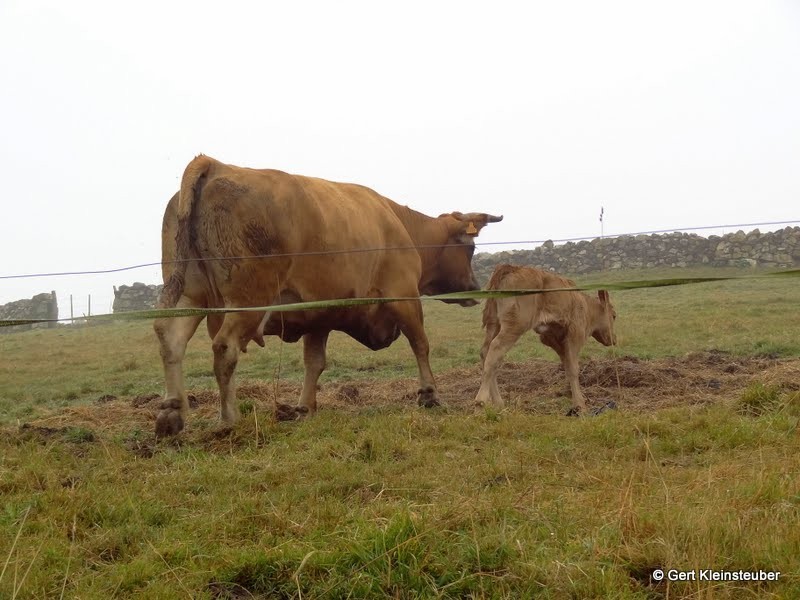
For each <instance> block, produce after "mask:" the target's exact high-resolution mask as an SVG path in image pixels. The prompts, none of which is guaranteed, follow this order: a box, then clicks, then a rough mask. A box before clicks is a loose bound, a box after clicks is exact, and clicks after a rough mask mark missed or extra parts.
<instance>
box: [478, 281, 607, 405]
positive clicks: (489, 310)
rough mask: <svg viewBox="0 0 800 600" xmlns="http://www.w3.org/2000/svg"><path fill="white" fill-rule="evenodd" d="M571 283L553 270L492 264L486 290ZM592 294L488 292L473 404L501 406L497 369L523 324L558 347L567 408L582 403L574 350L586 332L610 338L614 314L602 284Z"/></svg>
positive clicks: (556, 286) (545, 287) (602, 339)
mask: <svg viewBox="0 0 800 600" xmlns="http://www.w3.org/2000/svg"><path fill="white" fill-rule="evenodd" d="M573 287H575V283H574V282H573V281H571V280H570V279H566V278H564V277H561V276H560V275H557V274H555V273H548V272H546V271H542V270H541V269H534V268H531V267H516V266H513V265H498V266H497V267H495V269H494V273H492V278H491V280H490V281H489V285H488V289H490V290H515V289H521V290H524V289H530V290H539V289H542V290H552V289H561V288H573ZM597 295H598V297H597V298H593V297H591V296H587V295H586V294H583V293H581V292H577V291H573V292H569V291H559V292H545V293H540V294H535V295H529V296H514V297H507V298H489V299H488V300H487V301H486V305H485V306H484V307H483V326H484V327H485V328H486V338H485V339H484V342H483V348H481V365H482V367H483V380H482V382H481V389H480V390H479V391H478V395H477V396H476V397H475V401H476V403H478V404H481V405H483V404H485V403H487V402H490V403H491V404H493V405H495V406H502V405H503V399H502V398H501V397H500V390H499V388H498V387H497V369H498V367H499V366H500V363H501V362H502V360H503V356H505V354H506V352H508V351H509V350H510V349H511V347H512V346H513V345H514V344H515V343H516V341H517V340H518V339H519V338H520V336H522V334H524V333H525V332H526V331H528V330H529V329H533V330H534V331H535V332H536V333H538V334H539V339H540V340H541V341H542V343H544V344H545V345H546V346H550V347H551V348H552V349H553V350H555V351H556V352H557V353H558V356H559V358H561V363H562V364H563V365H564V371H565V372H566V375H567V381H568V382H569V386H570V389H571V391H572V409H571V410H570V414H577V413H579V412H581V411H583V410H585V409H586V398H585V397H584V395H583V392H582V391H581V388H580V385H579V384H578V354H579V353H580V351H581V348H582V347H583V345H584V343H586V340H587V339H588V338H589V336H590V335H591V336H592V337H594V338H595V339H596V340H597V341H598V342H600V343H601V344H603V345H604V346H611V345H612V344H615V343H616V337H615V335H614V320H615V319H616V318H617V314H616V312H615V311H614V307H613V306H612V305H611V302H610V300H609V297H608V292H607V291H606V290H600V291H599V292H598V294H597Z"/></svg>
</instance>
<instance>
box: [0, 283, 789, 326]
mask: <svg viewBox="0 0 800 600" xmlns="http://www.w3.org/2000/svg"><path fill="white" fill-rule="evenodd" d="M797 276H800V269H791V270H787V271H776V272H773V273H765V274H763V275H737V276H729V277H677V278H667V279H641V280H635V281H618V282H615V283H610V282H609V283H593V284H589V285H582V286H578V287H572V288H553V289H546V290H542V289H538V290H533V289H529V290H475V291H471V292H453V293H450V294H437V295H434V296H421V297H416V296H414V297H389V298H339V299H332V300H315V301H312V302H295V303H291V304H274V305H272V306H246V307H231V308H155V309H150V310H136V311H128V312H119V313H109V314H102V315H91V316H85V317H75V318H72V319H70V318H68V317H67V318H63V319H0V327H14V326H17V325H33V324H36V323H57V322H61V321H81V322H84V321H112V320H113V321H117V320H139V319H161V318H166V317H196V316H206V315H213V314H225V313H234V312H289V311H298V310H316V309H321V308H347V307H350V306H361V305H365V304H384V303H386V302H404V301H409V300H456V301H457V300H483V299H485V298H508V297H512V296H529V295H533V294H545V293H549V292H565V291H567V292H578V291H590V290H609V291H621V290H633V289H638V288H654V287H669V286H677V285H690V284H694V283H709V282H714V281H731V280H744V279H774V278H782V277H797Z"/></svg>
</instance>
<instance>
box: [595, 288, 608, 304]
mask: <svg viewBox="0 0 800 600" xmlns="http://www.w3.org/2000/svg"><path fill="white" fill-rule="evenodd" d="M597 297H598V298H600V302H602V303H603V304H608V290H597Z"/></svg>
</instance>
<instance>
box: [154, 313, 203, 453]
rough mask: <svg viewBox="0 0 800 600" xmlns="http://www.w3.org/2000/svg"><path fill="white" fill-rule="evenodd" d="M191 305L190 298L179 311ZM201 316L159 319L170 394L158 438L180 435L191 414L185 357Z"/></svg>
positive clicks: (164, 404) (160, 417) (161, 415)
mask: <svg viewBox="0 0 800 600" xmlns="http://www.w3.org/2000/svg"><path fill="white" fill-rule="evenodd" d="M190 305H191V302H190V301H188V299H186V298H185V297H184V298H181V301H179V302H178V306H177V307H178V308H186V307H188V306H190ZM202 320H203V317H202V316H199V317H170V318H166V319H156V320H155V322H154V323H153V329H154V330H155V332H156V335H157V336H158V342H159V345H160V351H161V360H162V362H163V364H164V379H165V383H166V392H165V394H164V401H163V402H162V404H161V412H160V413H159V414H158V417H157V418H156V436H157V437H164V436H168V435H175V434H177V433H179V432H180V431H181V430H182V429H183V427H184V423H185V419H186V415H187V413H188V412H189V402H188V400H187V398H186V390H185V389H184V383H183V357H184V355H185V354H186V344H187V343H188V342H189V340H190V339H191V337H192V336H193V335H194V332H195V331H196V330H197V326H198V325H199V324H200V321H202Z"/></svg>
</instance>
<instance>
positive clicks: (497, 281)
mask: <svg viewBox="0 0 800 600" xmlns="http://www.w3.org/2000/svg"><path fill="white" fill-rule="evenodd" d="M516 269H517V267H515V266H513V265H498V266H496V267H495V268H494V272H493V273H492V277H491V278H490V279H489V283H488V285H487V286H486V289H487V290H500V289H503V287H502V286H503V280H504V279H505V278H506V275H508V274H509V273H511V272H513V271H515V270H516ZM496 324H497V299H496V298H487V299H486V304H484V305H483V327H484V329H486V328H489V327H490V326H493V325H496Z"/></svg>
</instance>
